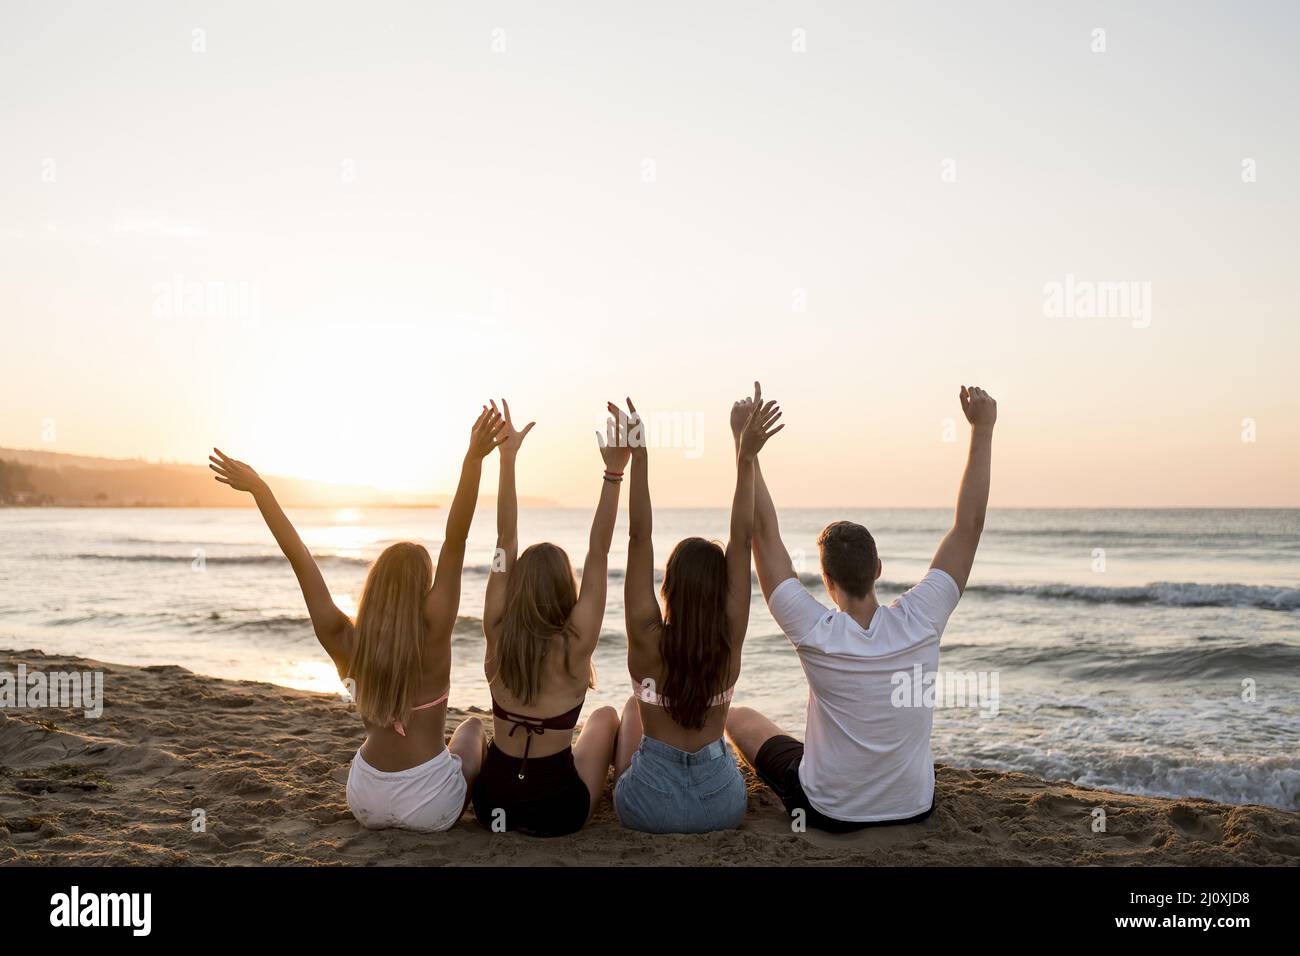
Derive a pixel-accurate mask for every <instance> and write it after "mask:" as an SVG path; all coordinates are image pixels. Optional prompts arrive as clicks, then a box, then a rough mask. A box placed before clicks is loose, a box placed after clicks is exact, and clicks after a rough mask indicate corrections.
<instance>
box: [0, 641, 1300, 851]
mask: <svg viewBox="0 0 1300 956" xmlns="http://www.w3.org/2000/svg"><path fill="white" fill-rule="evenodd" d="M20 664H26V666H27V667H28V668H29V669H36V668H39V669H43V670H47V671H49V670H63V671H73V670H76V671H86V670H91V669H101V670H102V671H103V672H104V709H103V714H102V716H101V717H99V718H97V719H94V718H88V717H86V716H85V715H84V714H83V712H82V711H80V710H63V709H8V710H6V711H4V712H0V864H6V865H64V864H71V865H101V864H102V865H110V864H116V865H122V864H125V865H150V866H156V865H204V866H206V865H272V866H274V865H304V866H307V865H311V866H314V865H338V864H382V865H425V866H441V865H466V864H468V865H501V864H508V865H537V864H543V865H545V864H556V865H573V864H579V865H598V866H603V865H645V864H649V865H662V864H669V865H696V866H699V865H707V866H719V865H782V866H785V865H813V864H821V865H826V864H830V865H847V866H867V865H920V864H955V865H968V864H985V865H987V864H993V865H1043V864H1058V865H1059V864H1069V865H1099V864H1100V865H1132V864H1139V865H1146V864H1150V865H1189V864H1190V865H1233V866H1243V865H1295V864H1296V863H1297V862H1300V814H1296V813H1290V812H1286V811H1283V810H1277V809H1271V808H1266V807H1259V806H1230V805H1226V804H1220V803H1214V802H1211V801H1206V800H1192V799H1186V800H1168V799H1159V798H1153V797H1141V796H1131V795H1126V794H1120V793H1112V792H1109V791H1104V790H1094V789H1090V788H1087V787H1080V786H1074V785H1071V784H1068V783H1063V782H1051V781H1045V780H1040V779H1037V778H1034V777H1031V776H1028V775H1025V774H1015V773H1000V772H994V771H989V770H978V769H973V770H968V769H959V768H954V767H946V766H940V767H939V769H938V796H937V802H938V806H937V808H936V810H935V813H934V815H933V816H932V817H931V818H930V819H929V820H928V821H926V822H925V823H922V824H918V825H913V826H906V827H890V828H882V829H876V830H867V831H864V832H861V833H858V834H853V835H848V836H830V835H827V834H822V833H817V832H809V833H800V834H796V833H792V832H791V828H790V825H789V823H788V822H787V819H786V817H785V816H784V813H783V811H782V808H781V806H780V804H779V803H778V802H777V800H776V799H775V798H774V797H773V796H772V795H771V794H770V792H768V791H767V790H766V788H764V787H763V786H762V785H761V784H759V783H758V781H757V780H756V779H754V778H753V777H752V775H748V774H747V778H746V779H747V782H748V784H749V789H750V800H749V812H748V814H747V816H746V819H745V822H744V825H743V826H742V827H741V828H740V829H739V830H735V831H730V832H723V833H715V834H710V835H707V836H650V835H647V834H642V833H637V832H634V831H631V830H627V829H624V828H622V827H621V826H619V824H618V821H617V820H616V819H615V817H614V813H613V808H612V806H611V804H610V802H609V799H608V795H607V797H606V799H605V800H604V801H602V803H601V806H600V807H599V809H598V810H597V812H596V816H595V819H594V820H593V822H592V823H591V825H590V826H588V828H587V829H586V830H584V831H583V832H581V833H579V834H577V835H574V836H571V837H564V838H559V839H552V840H539V839H532V838H528V837H524V836H520V835H516V834H492V833H489V832H488V831H487V830H485V829H483V828H482V827H480V826H479V825H478V824H477V823H476V822H475V820H474V817H473V813H472V811H470V813H468V814H467V815H466V816H465V817H463V818H462V819H461V821H460V823H459V824H458V825H457V826H456V827H455V828H454V829H453V830H451V831H450V832H448V833H445V834H438V835H424V834H416V833H407V832H402V831H397V830H388V831H367V830H364V829H363V828H362V827H361V826H360V825H359V824H358V823H357V822H356V821H355V820H354V819H353V818H352V815H351V814H350V813H349V812H348V808H347V805H346V802H345V799H344V782H345V780H346V776H347V771H348V763H349V761H350V760H351V758H352V755H353V753H354V752H355V751H356V748H357V747H358V746H359V745H360V743H361V740H362V730H361V725H360V723H359V721H358V720H357V718H356V716H355V714H353V713H352V712H351V707H350V706H349V705H348V704H346V703H344V702H343V701H341V700H340V699H339V698H337V697H332V696H329V695H324V694H313V693H308V692H305V691H297V690H290V689H286V688H282V687H277V686H274V685H271V684H264V683H256V682H251V681H229V680H218V679H213V678H208V677H202V676H199V675H196V674H193V673H191V672H189V671H187V670H185V669H183V668H180V667H175V666H161V667H128V666H121V665H115V664H102V663H99V662H96V661H88V660H84V659H81V658H75V657H59V656H52V655H45V654H42V653H40V652H39V651H0V670H4V671H9V672H10V673H13V672H16V671H17V668H18V666H19V665H20ZM472 715H474V714H473V712H465V711H461V710H454V709H453V710H452V711H451V712H450V713H449V719H448V728H447V730H448V733H450V732H451V731H452V730H453V729H454V727H455V725H456V724H458V723H459V722H460V721H461V720H464V719H465V718H466V717H468V716H472ZM479 716H481V715H479ZM489 728H490V723H489ZM1097 807H1102V808H1104V809H1105V811H1106V831H1105V832H1104V833H1094V832H1093V828H1092V820H1093V810H1094V808H1097ZM195 810H202V811H204V815H205V816H206V832H194V831H193V830H192V827H191V821H192V819H193V818H194V814H193V811H195Z"/></svg>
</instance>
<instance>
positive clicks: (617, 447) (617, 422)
mask: <svg viewBox="0 0 1300 956" xmlns="http://www.w3.org/2000/svg"><path fill="white" fill-rule="evenodd" d="M627 407H628V410H629V413H630V414H629V413H625V412H624V411H623V410H622V409H621V408H619V407H618V406H617V405H615V404H614V403H613V402H606V403H605V408H606V409H608V411H609V415H610V417H609V418H607V419H606V420H605V434H604V435H602V434H601V433H600V431H599V430H597V431H596V444H598V445H599V446H600V457H601V458H603V459H604V460H605V470H606V471H614V472H621V471H623V469H624V468H626V467H627V461H628V459H629V458H631V457H632V452H633V450H634V449H633V448H632V447H631V445H630V444H629V441H628V432H629V428H630V427H635V425H636V423H637V421H638V419H637V418H636V409H635V408H634V407H633V405H632V400H631V399H630V398H629V399H628V401H627ZM641 452H642V453H643V454H644V452H645V448H644V447H642V448H641Z"/></svg>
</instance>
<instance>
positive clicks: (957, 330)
mask: <svg viewBox="0 0 1300 956" xmlns="http://www.w3.org/2000/svg"><path fill="white" fill-rule="evenodd" d="M1051 6H1052V9H1047V5H1039V4H1032V3H1027V2H1026V3H1008V4H980V5H978V7H977V6H976V5H973V4H963V3H952V4H907V5H902V4H880V5H867V4H857V3H847V2H846V3H839V4H829V3H827V4H812V3H793V2H791V3H761V4H755V3H743V4H742V3H730V4H723V3H717V4H707V5H702V4H691V3H663V4H655V5H635V6H626V5H621V6H619V7H617V8H616V9H615V8H613V7H609V6H607V5H600V6H599V7H597V6H593V5H591V4H581V3H558V4H547V5H546V6H545V8H544V9H543V8H541V7H538V6H535V5H533V4H529V3H522V2H520V3H493V4H490V5H487V4H458V5H444V6H442V7H440V8H439V9H433V8H432V5H430V4H426V3H416V2H409V3H393V2H373V3H366V4H361V5H357V4H344V3H311V4H306V3H300V4H276V5H273V6H272V5H259V4H251V3H248V4H239V5H237V8H233V9H232V8H229V5H227V6H222V7H218V6H215V5H209V4H199V3H185V2H180V3H176V2H151V3H136V4H133V5H132V6H131V8H130V11H131V12H130V13H129V14H128V13H126V12H124V8H114V7H112V6H109V5H102V4H96V3H89V2H83V3H67V4H57V5H49V4H37V3H8V4H5V6H4V8H3V12H0V140H2V141H3V143H4V148H3V150H0V408H2V409H3V413H2V414H0V446H9V447H21V448H44V449H46V450H50V451H66V452H69V453H77V454H93V455H105V456H113V457H136V456H139V457H145V458H153V459H159V458H162V459H171V460H180V461H192V462H202V461H203V460H204V457H205V455H206V451H207V449H208V448H209V447H210V446H212V445H214V444H217V445H220V446H221V447H222V448H223V449H225V450H226V451H227V452H229V453H230V454H232V455H236V456H237V457H241V458H243V459H245V460H247V461H249V462H250V463H252V464H253V465H254V466H255V467H257V468H259V469H260V470H262V471H263V472H267V473H273V474H294V475H302V476H305V477H310V478H316V479H321V480H327V481H339V482H364V483H369V484H374V485H378V486H381V487H385V488H395V489H404V490H405V489H410V490H415V489H418V490H426V491H427V490H432V491H437V492H446V491H449V490H450V489H451V487H452V486H453V485H454V483H455V478H456V473H457V470H458V468H459V463H460V459H461V456H462V454H463V451H464V445H465V439H466V437H467V434H468V429H469V425H470V423H471V422H472V420H473V418H474V416H475V415H476V413H477V410H478V407H479V405H480V404H481V403H483V402H485V401H486V400H487V399H488V398H491V397H499V396H502V395H505V396H506V397H508V398H509V399H510V400H511V404H512V407H513V408H514V410H515V412H516V417H517V418H519V419H520V420H521V421H526V420H529V419H536V420H537V421H538V423H539V424H538V426H537V428H536V429H535V430H534V432H533V433H532V435H530V437H529V439H528V443H527V445H526V446H525V451H524V458H523V459H521V465H520V492H521V493H522V494H528V495H536V496H544V497H549V498H552V499H554V500H557V501H560V502H562V503H565V504H573V505H580V504H586V503H588V502H590V501H591V500H592V499H593V498H594V496H595V494H596V492H597V490H598V488H597V485H598V478H599V469H600V460H599V458H598V456H597V453H596V449H595V438H594V435H593V429H594V427H595V424H596V422H597V421H598V416H599V415H600V412H601V409H602V407H603V404H604V402H605V400H606V399H615V400H621V399H622V398H623V396H625V395H629V394H630V395H631V396H632V397H633V398H634V400H636V402H637V404H638V406H639V407H640V408H642V410H643V411H645V412H647V413H648V415H649V416H650V418H651V421H652V422H654V423H657V424H658V425H659V426H661V427H662V428H663V431H664V433H665V435H666V436H667V437H668V438H669V439H670V440H669V442H668V444H669V445H671V446H675V447H664V448H658V449H655V450H653V451H652V455H653V459H652V461H653V465H652V467H653V468H654V472H653V474H654V486H653V490H654V494H655V499H656V502H657V503H659V504H663V505H723V504H725V503H727V501H728V500H729V498H730V482H731V480H732V464H731V461H732V459H731V451H730V447H731V446H730V436H729V433H728V430H727V413H728V411H729V407H730V404H731V402H732V401H733V400H734V399H735V398H737V397H740V396H742V395H743V394H745V393H746V392H747V390H748V389H749V388H750V386H751V383H752V381H753V380H754V379H755V378H760V379H761V380H762V381H763V384H764V387H765V391H766V392H767V393H768V395H769V396H770V397H773V398H777V399H779V400H780V401H781V403H782V407H783V408H784V410H785V421H786V423H787V426H788V427H787V428H786V430H785V431H783V432H782V433H781V434H780V435H779V436H777V437H776V438H775V439H773V441H772V443H771V444H770V445H769V448H768V450H767V451H765V452H764V468H765V470H766V471H767V472H768V474H769V476H770V478H771V480H772V482H773V485H774V487H777V488H779V489H780V490H781V500H782V502H783V503H785V504H788V505H791V506H793V505H826V506H831V505H881V506H885V505H936V504H947V503H949V502H950V501H951V500H952V497H953V494H954V492H955V489H956V484H957V479H958V476H959V474H960V470H961V464H962V459H963V456H964V440H965V436H964V431H963V429H962V428H961V427H960V424H959V425H958V427H957V428H956V441H945V440H944V439H945V437H952V433H951V432H950V431H949V430H948V427H947V425H946V424H945V419H952V420H955V421H957V422H958V423H960V410H959V407H958V404H957V390H958V386H959V385H960V384H961V383H972V384H979V385H982V386H984V387H985V388H987V389H988V390H989V391H991V392H992V393H993V394H994V395H995V396H996V397H997V398H998V400H999V406H1000V423H999V428H998V436H997V444H996V450H995V459H994V482H993V504H994V505H995V506H998V505H1001V506H1020V505H1025V506H1028V505H1078V506H1106V505H1113V506H1161V505H1244V506H1255V505H1261V506H1262V505H1286V506H1297V505H1300V398H1298V397H1297V393H1296V388H1297V386H1296V385H1295V382H1296V381H1297V373H1296V369H1295V367H1296V362H1297V357H1298V356H1300V316H1298V315H1297V302H1300V269H1298V268H1297V258H1298V256H1297V254H1298V253H1300V237H1298V236H1297V233H1298V231H1300V226H1298V225H1297V224H1298V223H1300V185H1298V184H1297V175H1298V173H1297V163H1298V162H1300V123H1297V120H1296V115H1297V114H1296V109H1295V102H1294V101H1295V95H1296V91H1297V90H1298V89H1300V58H1297V57H1296V54H1295V51H1296V49H1297V48H1298V46H1300V8H1297V7H1296V6H1295V5H1294V4H1286V3H1280V2H1279V3H1252V4H1249V5H1245V6H1241V7H1234V6H1229V5H1202V4H1188V3H1172V2H1171V3H1152V4H1142V5H1135V4H1130V3H1115V4H1090V5H1088V9H1087V10H1086V11H1085V10H1083V9H1082V5H1080V9H1078V10H1064V9H1061V8H1060V5H1051ZM593 10H599V11H600V15H599V16H597V15H594V14H593V13H592V11H593ZM1098 29H1101V30H1104V35H1101V34H1098V33H1096V32H1095V31H1097V30H1098ZM195 31H200V32H197V33H196V32H195ZM1101 42H1104V52H1096V51H1095V50H1096V48H1097V47H1098V46H1099V44H1100V43H1101ZM1067 277H1072V278H1067ZM1067 282H1068V283H1071V287H1072V288H1078V287H1082V288H1084V289H1085V290H1087V289H1089V288H1092V287H1093V286H1095V285H1097V284H1100V283H1127V282H1134V283H1138V286H1136V287H1134V288H1135V290H1146V292H1147V293H1149V296H1150V300H1149V302H1150V310H1149V313H1148V312H1145V311H1142V313H1141V314H1138V313H1137V312H1135V311H1133V309H1134V307H1133V306H1132V305H1131V304H1130V306H1129V307H1128V309H1127V311H1122V314H1119V315H1109V316H1106V315H1100V316H1086V315H1085V316H1078V315H1075V316H1074V317H1056V316H1053V315H1050V314H1048V313H1049V312H1050V309H1049V308H1048V307H1047V306H1046V300H1047V298H1048V294H1047V291H1046V290H1047V289H1049V288H1050V284H1051V283H1060V284H1062V286H1064V285H1065V284H1066V283H1067ZM1140 299H1141V297H1140V296H1139V298H1138V300H1137V301H1140ZM674 438H675V439H676V440H673V439H674ZM1244 438H1245V439H1251V438H1253V439H1254V440H1243V439H1244ZM488 476H489V477H488V479H487V480H485V485H484V488H485V490H490V482H491V480H492V478H494V476H495V470H494V468H489V471H488Z"/></svg>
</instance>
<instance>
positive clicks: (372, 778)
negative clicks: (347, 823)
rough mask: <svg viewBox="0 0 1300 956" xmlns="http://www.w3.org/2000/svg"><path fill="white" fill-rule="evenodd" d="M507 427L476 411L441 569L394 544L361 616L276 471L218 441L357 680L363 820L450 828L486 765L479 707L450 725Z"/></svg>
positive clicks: (356, 808)
mask: <svg viewBox="0 0 1300 956" xmlns="http://www.w3.org/2000/svg"><path fill="white" fill-rule="evenodd" d="M504 427H505V423H504V422H503V421H502V419H501V416H500V415H499V414H498V413H497V412H496V411H495V410H494V409H489V408H487V407H486V406H485V407H484V409H483V412H482V414H480V415H479V417H478V420H477V421H476V422H475V423H474V428H473V430H472V432H471V434H470V444H469V451H468V452H467V453H466V455H465V462H464V465H463V467H462V469H461V475H460V484H459V485H458V486H457V488H456V496H455V498H454V499H453V500H452V504H451V508H450V510H449V512H448V514H447V533H446V540H444V541H443V545H442V550H441V552H440V553H439V555H438V567H437V572H436V573H435V572H434V567H433V562H432V561H431V560H430V559H429V552H428V551H427V550H425V548H424V546H423V545H419V544H414V543H411V542H400V543H398V544H394V545H391V546H389V547H388V548H386V549H384V551H383V553H382V554H380V555H379V557H378V558H376V559H375V563H374V564H373V565H372V566H371V568H370V572H369V574H368V575H367V576H366V583H365V587H364V588H363V589H362V592H361V599H360V601H358V603H357V615H356V620H349V618H348V617H347V615H345V614H344V613H343V612H342V611H340V610H339V609H338V607H337V606H335V604H334V599H333V598H332V597H330V592H329V589H328V588H327V587H326V586H325V579H324V578H323V577H322V576H321V573H320V568H318V567H317V566H316V562H315V560H314V559H313V558H312V556H311V553H310V552H309V551H308V550H307V547H306V545H304V544H303V543H302V539H301V538H300V537H299V536H298V533H297V532H296V531H295V530H294V527H293V525H292V524H290V522H289V519H288V518H287V517H286V516H285V514H284V511H283V510H282V509H281V508H280V505H279V504H278V503H277V502H276V500H275V496H274V495H273V494H272V493H271V489H270V488H269V487H268V486H267V484H266V482H265V481H263V480H262V478H261V477H259V476H258V474H257V472H256V471H254V470H253V469H252V468H250V467H249V466H248V465H246V464H244V463H243V462H242V461H236V460H235V459H233V458H230V457H229V456H227V455H225V454H224V453H223V452H222V451H221V450H220V449H216V448H214V449H213V451H214V452H215V454H214V455H211V456H209V457H210V459H211V464H210V465H209V467H210V468H211V469H212V470H213V471H214V472H216V478H217V481H219V482H222V483H223V484H227V485H229V486H230V487H231V488H233V489H235V490H236V491H246V492H249V493H250V494H252V496H253V500H254V501H256V502H257V507H258V509H259V510H260V511H261V512H262V517H263V518H264V519H265V520H266V524H267V527H269V528H270V529H271V533H272V534H273V535H274V536H275V540H276V543H277V544H279V545H280V550H281V551H283V552H284V556H285V557H286V558H288V559H289V564H290V565H291V566H292V567H293V571H294V574H296V575H297V577H298V585H299V587H301V588H302V596H303V598H304V600H305V601H306V602H307V612H308V614H310V615H311V623H312V627H313V629H314V630H315V632H316V638H317V640H319V641H320V643H321V646H322V647H323V648H325V651H326V653H327V654H329V656H330V659H331V660H332V661H333V662H334V666H335V668H336V669H337V670H338V673H339V676H340V677H343V678H344V679H345V680H348V681H350V683H351V684H352V686H353V689H354V696H355V698H356V702H357V712H358V713H359V714H360V715H361V719H362V721H363V722H364V723H365V728H366V740H365V743H363V744H362V745H361V749H360V750H358V751H357V754H356V757H354V758H353V760H352V767H351V770H350V771H349V772H348V785H347V798H348V807H349V809H351V811H352V815H353V816H355V817H356V818H357V821H358V822H360V823H361V825H362V826H364V827H367V828H370V829H383V828H385V827H401V828H403V829H407V830H421V831H438V830H447V829H449V828H450V827H452V826H453V825H455V823H456V821H457V820H459V819H460V815H461V814H462V813H463V812H464V811H465V808H466V806H467V805H468V803H469V797H468V795H469V791H470V790H471V789H472V787H473V784H474V778H475V777H476V776H478V772H479V768H480V767H481V766H482V763H483V747H484V740H483V726H482V724H481V723H480V722H479V721H478V720H477V719H476V718H471V719H468V720H466V721H464V722H463V723H462V724H461V725H460V727H458V728H457V730H456V733H455V734H454V735H453V736H452V738H451V743H450V745H448V744H447V743H446V741H445V739H444V736H443V734H444V724H445V722H446V717H447V695H448V693H449V692H450V682H451V632H452V628H453V626H454V625H455V623H456V613H457V611H458V610H459V607H460V576H461V569H462V566H463V565H464V563H465V538H466V536H467V535H468V534H469V526H470V522H471V521H472V520H473V517H474V506H475V504H477V501H478V486H479V478H480V475H481V473H482V466H483V459H484V458H485V457H486V456H487V455H488V454H489V453H490V452H491V451H492V449H493V448H495V447H496V446H497V445H498V444H499V443H500V442H502V441H504V436H503V430H504Z"/></svg>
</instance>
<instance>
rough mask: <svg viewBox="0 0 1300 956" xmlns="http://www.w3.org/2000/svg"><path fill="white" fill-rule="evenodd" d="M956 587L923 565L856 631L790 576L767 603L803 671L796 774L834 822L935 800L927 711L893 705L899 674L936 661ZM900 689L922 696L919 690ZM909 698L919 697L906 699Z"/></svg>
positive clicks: (911, 809) (907, 813)
mask: <svg viewBox="0 0 1300 956" xmlns="http://www.w3.org/2000/svg"><path fill="white" fill-rule="evenodd" d="M960 597H961V590H960V589H959V588H958V587H957V582H956V581H954V580H953V579H952V577H951V576H950V575H949V574H948V573H947V572H945V571H941V570H939V569H938V568H931V569H930V570H929V571H928V572H927V573H926V575H925V577H924V578H922V579H921V582H920V583H919V584H917V585H916V587H914V588H912V589H911V590H910V591H908V592H907V593H906V594H904V595H903V596H902V597H900V598H899V599H898V600H896V601H895V602H894V603H893V604H891V605H889V606H888V607H881V608H879V609H878V610H877V611H876V614H875V616H874V617H873V618H872V619H871V627H869V628H867V629H865V630H864V629H863V628H862V626H861V625H860V624H858V622H857V621H855V620H853V618H851V617H849V615H847V614H845V613H844V612H843V611H838V610H833V609H831V608H828V607H826V606H825V605H823V604H822V603H821V602H820V601H818V600H817V599H816V598H814V597H813V596H812V595H811V594H809V593H808V591H807V590H806V589H805V588H804V586H803V585H802V584H800V583H799V579H798V578H789V579H787V580H785V581H782V582H781V583H780V584H779V585H777V587H776V590H774V591H773V592H772V597H771V599H770V600H769V601H768V607H769V608H770V610H771V611H772V617H774V618H775V619H776V623H777V624H779V625H780V626H781V630H783V631H785V635H786V637H788V638H789V639H790V643H792V644H793V645H794V647H795V650H796V651H798V652H799V662H800V663H801V664H803V670H804V674H805V675H807V677H808V725H807V731H806V735H805V738H804V754H803V760H802V761H801V762H800V764H799V782H800V783H801V784H802V785H803V789H804V793H805V794H807V796H808V802H809V803H811V804H812V805H813V806H814V807H815V808H816V809H818V810H820V811H821V812H822V813H824V814H826V815H827V816H828V817H833V818H834V819H836V820H845V821H848V822H853V823H865V822H868V821H875V820H903V819H906V818H907V817H913V816H916V815H917V814H918V813H924V812H925V811H926V810H928V809H929V808H930V804H931V803H932V802H933V800H934V760H933V758H932V757H931V755H930V728H931V726H932V725H933V723H934V709H933V708H932V707H926V706H895V701H896V700H898V699H905V698H904V696H903V695H896V694H895V691H896V690H897V689H899V688H900V687H901V682H902V678H899V677H896V676H895V675H899V674H906V675H907V677H906V679H907V681H908V682H909V688H908V689H909V690H910V685H911V683H912V679H913V674H914V673H915V670H914V668H915V665H917V664H920V665H921V669H922V673H923V674H931V673H933V672H935V671H936V670H937V669H938V667H939V637H940V635H942V634H943V628H944V625H945V624H947V623H948V617H949V615H951V614H952V612H953V610H954V609H955V608H956V607H957V601H958V599H959V598H960ZM907 696H910V697H913V698H920V696H921V695H917V694H909V695H907ZM913 703H914V704H918V703H920V701H919V699H914V701H913Z"/></svg>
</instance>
